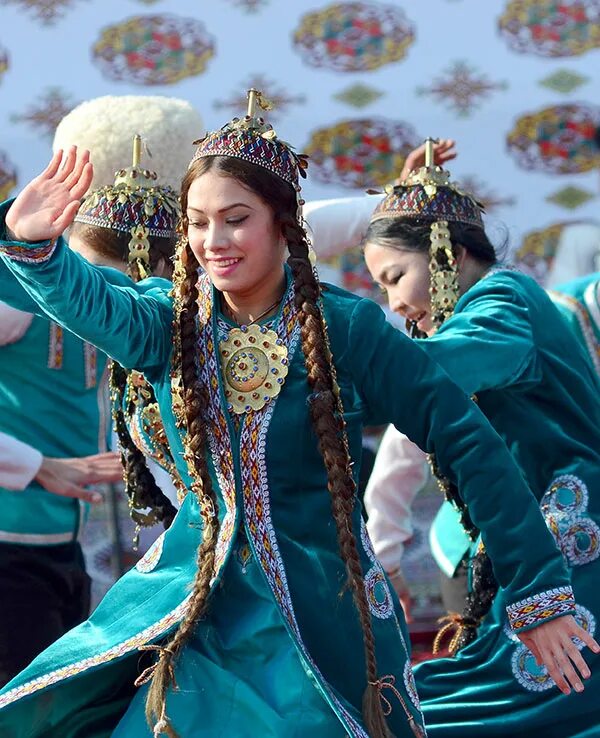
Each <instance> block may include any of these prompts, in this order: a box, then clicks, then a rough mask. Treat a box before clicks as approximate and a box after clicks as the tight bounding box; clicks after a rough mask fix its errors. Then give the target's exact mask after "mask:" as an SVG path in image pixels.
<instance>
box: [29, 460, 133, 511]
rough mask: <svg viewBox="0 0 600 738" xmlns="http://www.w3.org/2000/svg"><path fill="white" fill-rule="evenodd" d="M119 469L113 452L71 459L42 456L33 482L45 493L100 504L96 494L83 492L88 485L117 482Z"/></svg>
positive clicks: (119, 473)
mask: <svg viewBox="0 0 600 738" xmlns="http://www.w3.org/2000/svg"><path fill="white" fill-rule="evenodd" d="M122 478H123V468H122V466H121V460H120V457H119V454H117V453H112V452H109V453H105V454H96V455H95V456H84V457H82V458H75V459H53V458H49V457H47V456H44V459H43V461H42V465H41V467H40V470H39V472H38V473H37V476H36V477H35V479H36V481H37V482H38V483H39V484H41V486H42V487H43V488H44V489H45V490H46V491H47V492H51V493H52V494H54V495H61V496H62V497H76V498H78V499H80V500H85V502H91V503H98V502H102V500H103V497H102V495H101V494H100V493H99V492H96V491H94V490H89V489H85V486H86V485H88V484H104V483H107V482H118V481H120V480H121V479H122Z"/></svg>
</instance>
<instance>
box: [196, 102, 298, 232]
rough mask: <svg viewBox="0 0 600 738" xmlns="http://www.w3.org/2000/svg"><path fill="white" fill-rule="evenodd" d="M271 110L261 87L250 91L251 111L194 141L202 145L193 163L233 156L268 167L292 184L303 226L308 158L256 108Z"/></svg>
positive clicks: (249, 108)
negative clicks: (275, 129) (304, 182)
mask: <svg viewBox="0 0 600 738" xmlns="http://www.w3.org/2000/svg"><path fill="white" fill-rule="evenodd" d="M257 106H258V107H260V108H262V109H263V110H271V109H272V105H271V103H270V102H269V101H268V100H266V99H265V97H264V96H263V94H262V92H260V90H255V89H250V90H248V112H247V114H246V115H245V116H244V117H243V118H234V119H233V120H231V121H230V122H229V123H226V124H225V125H224V126H223V127H222V128H220V129H219V130H218V131H211V132H210V133H207V134H206V136H204V138H201V139H199V140H198V141H194V143H195V144H196V145H197V146H198V148H197V149H196V152H195V154H194V157H193V158H192V161H191V164H193V163H194V162H195V161H196V160H197V159H202V158H204V157H207V156H232V157H234V158H236V159H243V160H244V161H248V162H250V163H251V164H256V165H257V166H259V167H263V168H264V169H268V170H269V171H270V172H272V173H273V174H276V175H277V176H278V177H280V178H281V179H283V180H284V181H285V182H287V183H288V184H290V185H292V187H293V188H294V190H295V191H296V199H297V202H298V212H297V218H298V222H299V223H300V224H301V225H303V220H302V206H303V205H304V200H303V199H302V197H301V195H300V192H301V189H302V188H301V187H300V177H306V169H307V167H308V162H307V157H306V156H305V155H304V154H297V153H296V152H295V151H294V150H293V148H292V147H291V146H290V144H288V143H286V142H285V141H282V140H281V139H280V138H278V137H277V134H276V133H275V131H274V129H273V126H272V125H271V124H270V123H266V122H265V120H264V118H261V117H257V115H256V108H257Z"/></svg>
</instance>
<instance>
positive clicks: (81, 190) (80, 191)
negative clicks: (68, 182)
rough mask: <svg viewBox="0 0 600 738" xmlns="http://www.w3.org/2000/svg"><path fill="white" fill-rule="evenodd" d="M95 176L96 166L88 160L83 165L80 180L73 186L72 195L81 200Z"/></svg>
mask: <svg viewBox="0 0 600 738" xmlns="http://www.w3.org/2000/svg"><path fill="white" fill-rule="evenodd" d="M93 177H94V167H93V166H92V163H91V162H90V161H86V162H85V163H84V165H83V168H82V171H81V175H80V176H79V180H78V181H77V182H76V183H75V184H74V185H73V187H72V188H71V192H70V193H69V194H70V196H71V197H73V198H77V200H81V198H82V197H83V196H84V195H85V193H86V192H87V191H88V190H89V188H90V185H91V184H92V179H93Z"/></svg>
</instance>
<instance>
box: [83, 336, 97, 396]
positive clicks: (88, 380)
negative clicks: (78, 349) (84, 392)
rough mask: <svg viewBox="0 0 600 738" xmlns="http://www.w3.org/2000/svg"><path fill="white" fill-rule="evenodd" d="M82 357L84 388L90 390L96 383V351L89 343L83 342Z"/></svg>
mask: <svg viewBox="0 0 600 738" xmlns="http://www.w3.org/2000/svg"><path fill="white" fill-rule="evenodd" d="M83 357H84V362H85V388H86V389H92V388H93V387H95V386H96V382H97V381H98V376H97V375H98V349H97V348H96V347H95V346H92V344H91V343H87V342H84V344H83Z"/></svg>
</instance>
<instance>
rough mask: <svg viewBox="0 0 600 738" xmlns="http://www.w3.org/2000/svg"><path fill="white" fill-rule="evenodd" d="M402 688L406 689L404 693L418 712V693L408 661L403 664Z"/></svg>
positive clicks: (419, 705)
mask: <svg viewBox="0 0 600 738" xmlns="http://www.w3.org/2000/svg"><path fill="white" fill-rule="evenodd" d="M404 686H405V687H406V692H407V693H408V696H409V697H410V701H411V702H412V703H413V705H414V706H415V707H416V708H417V710H419V711H420V710H421V701H420V700H419V693H418V692H417V685H416V683H415V677H414V674H413V670H412V667H411V665H410V661H407V662H406V663H405V664H404Z"/></svg>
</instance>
